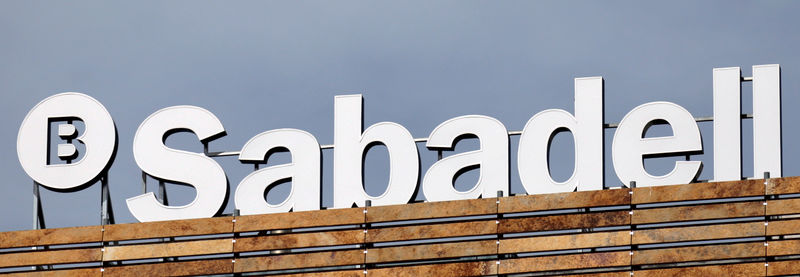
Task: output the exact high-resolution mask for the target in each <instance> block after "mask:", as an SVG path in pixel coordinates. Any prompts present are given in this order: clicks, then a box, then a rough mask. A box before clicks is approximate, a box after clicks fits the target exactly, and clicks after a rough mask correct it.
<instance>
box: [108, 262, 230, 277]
mask: <svg viewBox="0 0 800 277" xmlns="http://www.w3.org/2000/svg"><path fill="white" fill-rule="evenodd" d="M232 271H233V263H232V262H231V259H216V260H198V261H187V262H168V263H154V264H136V265H123V266H110V267H106V268H105V269H104V272H103V273H104V276H122V277H127V276H130V277H141V276H195V275H212V274H226V273H227V274H230V273H231V272H232Z"/></svg>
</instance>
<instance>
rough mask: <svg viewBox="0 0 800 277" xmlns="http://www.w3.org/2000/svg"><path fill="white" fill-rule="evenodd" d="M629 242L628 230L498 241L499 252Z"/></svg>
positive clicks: (603, 245)
mask: <svg viewBox="0 0 800 277" xmlns="http://www.w3.org/2000/svg"><path fill="white" fill-rule="evenodd" d="M630 242H631V235H630V233H629V232H628V231H618V232H603V233H587V234H569V235H562V236H545V237H530V238H514V239H504V240H501V241H500V253H502V254H506V253H521V252H537V251H550V250H564V249H578V248H594V247H607V246H620V245H628V244H629V243H630Z"/></svg>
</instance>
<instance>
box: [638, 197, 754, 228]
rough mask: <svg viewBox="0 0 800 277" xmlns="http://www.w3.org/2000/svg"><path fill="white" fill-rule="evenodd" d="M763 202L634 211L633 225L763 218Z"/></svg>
mask: <svg viewBox="0 0 800 277" xmlns="http://www.w3.org/2000/svg"><path fill="white" fill-rule="evenodd" d="M763 215H764V205H763V203H762V202H739V203H722V204H706V205H694V206H683V207H669V208H652V209H639V210H635V211H633V219H632V223H633V224H646V223H661V222H676V221H689V220H703V219H720V218H736V217H752V216H763Z"/></svg>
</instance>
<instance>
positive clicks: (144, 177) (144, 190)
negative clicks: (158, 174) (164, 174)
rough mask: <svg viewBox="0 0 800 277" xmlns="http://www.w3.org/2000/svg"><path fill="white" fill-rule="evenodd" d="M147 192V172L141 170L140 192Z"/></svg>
mask: <svg viewBox="0 0 800 277" xmlns="http://www.w3.org/2000/svg"><path fill="white" fill-rule="evenodd" d="M145 193H147V173H144V171H142V194H145Z"/></svg>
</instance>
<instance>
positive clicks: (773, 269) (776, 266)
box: [767, 260, 800, 276]
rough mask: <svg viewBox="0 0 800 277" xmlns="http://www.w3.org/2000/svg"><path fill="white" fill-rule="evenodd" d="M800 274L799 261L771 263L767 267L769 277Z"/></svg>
mask: <svg viewBox="0 0 800 277" xmlns="http://www.w3.org/2000/svg"><path fill="white" fill-rule="evenodd" d="M798 273H800V261H798V260H794V261H779V262H770V263H769V266H768V267H767V276H782V275H790V276H797V274H798Z"/></svg>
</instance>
